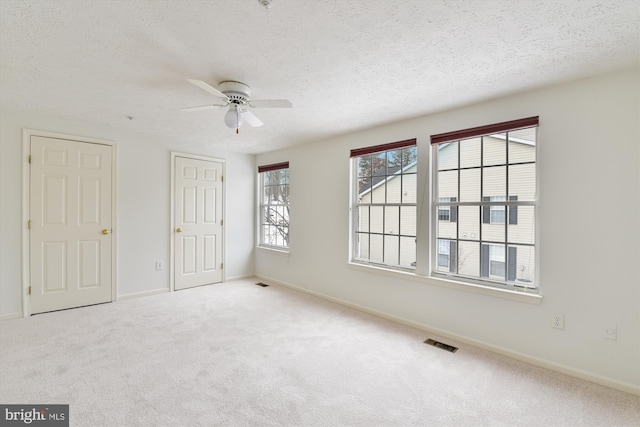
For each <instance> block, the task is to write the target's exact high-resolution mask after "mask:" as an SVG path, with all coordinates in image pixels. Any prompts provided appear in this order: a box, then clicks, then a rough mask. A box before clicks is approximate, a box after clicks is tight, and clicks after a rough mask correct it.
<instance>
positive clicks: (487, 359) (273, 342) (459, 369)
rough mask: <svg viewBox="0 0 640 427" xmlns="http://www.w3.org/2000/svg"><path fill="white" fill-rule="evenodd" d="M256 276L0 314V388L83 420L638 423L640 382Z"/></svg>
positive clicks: (4, 398) (8, 397)
mask: <svg viewBox="0 0 640 427" xmlns="http://www.w3.org/2000/svg"><path fill="white" fill-rule="evenodd" d="M255 282H256V281H255V280H239V281H230V282H227V283H223V284H217V285H211V286H205V287H200V288H195V289H189V290H184V291H179V292H175V293H170V294H169V293H167V294H161V295H156V296H149V297H145V298H138V299H134V300H127V301H121V302H117V303H112V304H104V305H98V306H92V307H85V308H79V309H74V310H67V311H61V312H56V313H49V314H41V315H37V316H32V317H31V318H28V319H16V320H10V321H5V322H1V323H0V403H4V404H9V403H29V404H38V403H46V404H55V403H63V404H69V405H70V421H71V425H72V426H92V427H94V426H640V398H639V397H638V396H634V395H631V394H628V393H624V392H621V391H617V390H613V389H609V388H606V387H603V386H600V385H596V384H593V383H590V382H587V381H583V380H580V379H576V378H572V377H569V376H565V375H562V374H558V373H555V372H552V371H549V370H545V369H542V368H539V367H535V366H532V365H529V364H526V363H523V362H520V361H516V360H513V359H510V358H508V357H505V356H501V355H498V354H494V353H491V352H488V351H485V350H482V349H479V348H475V347H473V346H469V345H465V344H461V343H456V342H452V341H450V340H446V339H442V338H441V337H437V336H433V335H430V334H428V333H426V332H424V331H420V330H417V329H413V328H410V327H406V326H403V325H398V324H395V323H393V322H390V321H387V320H383V319H379V318H376V317H374V316H371V315H368V314H363V313H361V312H358V311H355V310H352V309H350V308H345V307H342V306H340V305H336V304H333V303H329V302H326V301H323V300H320V299H317V298H314V297H312V296H308V295H306V294H302V293H299V292H295V291H292V290H289V289H286V288H282V287H278V286H269V287H266V288H262V287H259V286H256V285H255V284H254V283H255ZM426 338H434V339H441V340H443V341H446V342H447V343H449V344H452V345H456V346H458V347H459V350H458V351H457V352H456V353H449V352H447V351H444V350H442V349H439V348H435V347H431V346H428V345H426V344H424V343H423V341H424V340H425V339H426Z"/></svg>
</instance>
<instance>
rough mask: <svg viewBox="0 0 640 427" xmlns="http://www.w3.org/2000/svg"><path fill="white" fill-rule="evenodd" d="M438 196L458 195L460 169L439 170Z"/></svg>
mask: <svg viewBox="0 0 640 427" xmlns="http://www.w3.org/2000/svg"><path fill="white" fill-rule="evenodd" d="M438 197H458V171H447V172H438Z"/></svg>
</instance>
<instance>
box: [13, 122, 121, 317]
mask: <svg viewBox="0 0 640 427" xmlns="http://www.w3.org/2000/svg"><path fill="white" fill-rule="evenodd" d="M32 136H41V137H44V138H56V139H66V140H69V141H75V142H84V143H91V144H102V145H109V146H111V149H112V154H113V156H112V157H113V158H112V162H111V220H112V223H111V224H112V228H111V229H112V235H111V239H112V244H111V300H112V301H114V302H115V301H116V300H117V296H118V290H117V286H118V275H117V268H116V267H117V266H116V262H117V257H116V254H117V247H118V245H117V237H118V233H117V232H116V231H117V230H118V228H117V222H116V212H117V209H116V200H117V197H116V193H117V186H116V183H117V180H116V170H117V168H116V163H117V158H118V156H117V152H116V143H115V142H114V141H108V140H104V139H97V138H89V137H84V136H75V135H69V134H63V133H55V132H47V131H43V130H35V129H26V128H23V129H22V315H23V317H29V316H31V298H29V286H30V284H31V266H30V265H29V253H30V244H29V212H30V209H31V206H30V202H29V200H30V188H31V167H30V165H29V156H30V155H31V137H32Z"/></svg>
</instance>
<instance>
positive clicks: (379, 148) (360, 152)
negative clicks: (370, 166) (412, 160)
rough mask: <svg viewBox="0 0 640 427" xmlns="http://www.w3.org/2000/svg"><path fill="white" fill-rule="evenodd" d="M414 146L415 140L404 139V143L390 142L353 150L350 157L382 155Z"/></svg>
mask: <svg viewBox="0 0 640 427" xmlns="http://www.w3.org/2000/svg"><path fill="white" fill-rule="evenodd" d="M415 145H416V139H415V138H414V139H405V140H404V141H396V142H390V143H388V144H381V145H374V146H372V147H364V148H354V149H353V150H351V156H350V157H360V156H364V155H366V154H375V153H382V152H384V151H389V150H397V149H398V148H405V147H413V146H415Z"/></svg>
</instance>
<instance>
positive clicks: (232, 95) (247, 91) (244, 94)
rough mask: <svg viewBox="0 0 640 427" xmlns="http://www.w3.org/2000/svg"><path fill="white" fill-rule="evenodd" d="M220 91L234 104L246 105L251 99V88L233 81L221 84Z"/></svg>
mask: <svg viewBox="0 0 640 427" xmlns="http://www.w3.org/2000/svg"><path fill="white" fill-rule="evenodd" d="M218 90H220V92H222V93H224V94H225V95H227V96H228V97H229V102H230V103H232V104H240V105H244V104H246V103H247V102H248V101H249V99H250V98H251V88H250V87H249V86H248V85H246V84H244V83H240V82H236V81H232V80H227V81H224V82H220V84H219V85H218Z"/></svg>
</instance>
